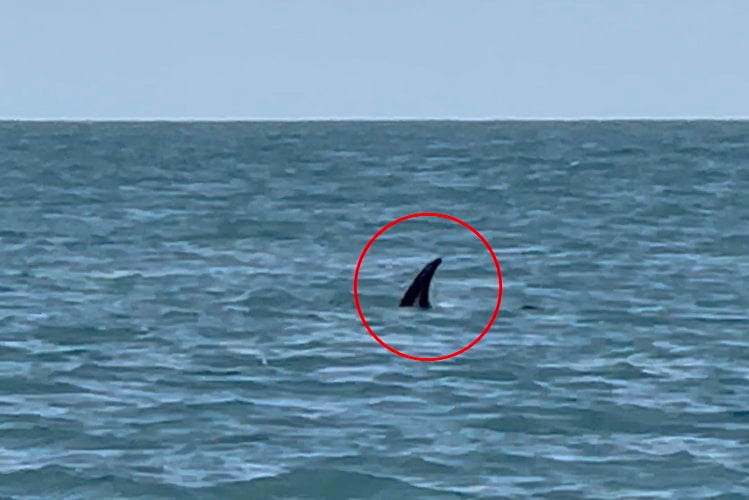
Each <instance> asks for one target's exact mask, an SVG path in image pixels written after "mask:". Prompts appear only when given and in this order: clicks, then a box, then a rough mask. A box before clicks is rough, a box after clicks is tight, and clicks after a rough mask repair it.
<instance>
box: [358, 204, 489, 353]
mask: <svg viewBox="0 0 749 500" xmlns="http://www.w3.org/2000/svg"><path fill="white" fill-rule="evenodd" d="M417 217H439V218H441V219H447V220H450V221H453V222H455V223H457V224H460V225H461V226H463V227H464V228H466V229H468V230H469V231H471V232H472V233H473V234H474V235H475V236H476V237H477V238H478V239H479V240H480V241H481V243H483V244H484V246H485V247H486V249H487V250H488V251H489V255H491V257H492V261H493V262H494V267H495V268H496V269H497V283H498V287H497V304H496V305H495V306H494V312H493V313H492V317H491V318H489V322H488V323H487V324H486V326H485V327H484V329H483V330H482V331H481V333H479V334H478V336H477V337H476V338H475V339H473V341H472V342H471V343H470V344H468V345H467V346H465V347H463V348H462V349H459V350H457V351H455V352H453V353H450V354H445V355H444V356H436V357H432V358H427V357H421V356H412V355H410V354H406V353H404V352H401V351H399V350H398V349H396V348H394V347H391V346H390V345H388V344H387V343H386V342H385V341H384V340H382V339H381V338H380V337H379V336H378V335H377V334H376V333H375V332H374V330H372V327H370V326H369V323H368V322H367V319H366V318H365V317H364V312H363V311H362V308H361V304H360V303H359V270H360V269H361V265H362V262H363V261H364V257H365V256H366V255H367V252H368V251H369V249H370V247H371V246H372V245H373V244H374V242H375V240H377V238H379V237H380V236H381V235H382V234H383V233H384V232H385V231H387V230H388V229H390V228H391V227H393V226H395V225H397V224H400V223H401V222H403V221H406V220H408V219H415V218H417ZM354 303H355V304H356V312H357V313H358V314H359V319H361V322H362V323H363V324H364V328H366V329H367V331H368V332H369V334H370V335H372V337H373V338H374V339H375V340H376V341H377V343H379V344H380V345H381V346H382V347H384V348H385V349H387V350H388V351H390V352H392V353H393V354H397V355H398V356H401V357H403V358H406V359H412V360H414V361H425V362H431V361H442V360H445V359H450V358H454V357H455V356H458V355H460V354H463V353H464V352H466V351H467V350H469V349H471V348H472V347H473V346H475V345H476V344H478V343H479V342H480V341H481V339H483V338H484V336H485V335H486V334H487V333H488V332H489V330H491V328H492V326H494V322H495V321H496V319H497V314H499V308H500V305H501V304H502V271H501V269H500V267H499V261H498V260H497V256H496V255H495V253H494V250H493V249H492V247H491V245H489V242H488V241H486V238H484V237H483V235H482V234H481V233H479V232H478V231H477V230H476V229H475V228H474V227H473V226H471V225H470V224H468V223H467V222H465V221H462V220H461V219H458V218H457V217H453V216H452V215H447V214H440V213H436V212H419V213H415V214H411V215H406V216H404V217H400V218H398V219H395V220H394V221H392V222H389V223H388V224H386V225H385V226H384V227H383V228H382V229H380V230H379V231H377V232H376V233H375V235H374V236H372V238H371V239H370V240H369V241H368V242H367V244H366V245H365V246H364V249H363V250H362V252H361V254H360V255H359V260H358V261H357V262H356V269H355V270H354Z"/></svg>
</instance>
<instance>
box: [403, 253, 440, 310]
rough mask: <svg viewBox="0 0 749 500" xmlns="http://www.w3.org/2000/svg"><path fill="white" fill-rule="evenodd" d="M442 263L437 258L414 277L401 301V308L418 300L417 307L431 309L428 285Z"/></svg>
mask: <svg viewBox="0 0 749 500" xmlns="http://www.w3.org/2000/svg"><path fill="white" fill-rule="evenodd" d="M441 263H442V259H440V258H437V259H434V260H433V261H432V262H430V263H429V264H427V265H426V266H424V269H422V270H421V272H420V273H419V274H418V275H417V276H416V278H415V279H414V281H413V283H411V286H410V287H408V290H406V293H405V294H404V295H403V298H402V299H401V303H400V306H401V307H410V306H413V305H414V302H416V299H417V298H418V299H419V307H424V308H426V307H431V304H429V284H430V283H431V282H432V276H434V272H435V271H436V270H437V267H439V265H440V264H441Z"/></svg>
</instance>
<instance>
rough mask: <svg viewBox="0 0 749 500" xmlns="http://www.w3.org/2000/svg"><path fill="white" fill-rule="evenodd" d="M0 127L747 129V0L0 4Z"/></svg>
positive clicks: (32, 0) (73, 0) (76, 0)
mask: <svg viewBox="0 0 749 500" xmlns="http://www.w3.org/2000/svg"><path fill="white" fill-rule="evenodd" d="M0 117H2V118H92V119H99V118H108V119H111V118H226V119H231V118H235V119H236V118H250V119H251V118H262V119H298V118H367V117H369V118H408V117H410V118H544V117H546V118H554V117H565V118H581V117H594V118H612V117H749V1H746V0H733V1H729V0H717V1H710V0H701V1H690V0H680V1H677V0H672V1H668V0H620V1H616V0H596V1H592V0H590V1H587V0H580V1H562V0H556V1H551V0H549V1H541V0H515V1H500V0H496V1H489V0H486V1H472V0H454V1H440V0H430V1H426V0H424V1H416V0H367V1H364V0H339V1H323V0H297V1H292V0H263V1H253V0H234V1H230V0H201V1H198V0H0Z"/></svg>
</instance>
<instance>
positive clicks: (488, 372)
mask: <svg viewBox="0 0 749 500" xmlns="http://www.w3.org/2000/svg"><path fill="white" fill-rule="evenodd" d="M747 200H749V123H746V122H744V123H742V122H603V123H596V122H577V123H561V122H558V123H557V122H538V123H522V122H497V123H492V122H485V123H461V122H424V123H416V122H414V123H409V122H393V123H356V122H352V123H345V122H339V123H335V122H331V123H20V122H4V123H0V263H1V264H2V265H1V266H0V497H3V498H258V499H266V498H296V499H309V498H328V499H344V498H346V499H348V498H361V499H368V498H376V499H396V498H438V499H448V498H526V497H533V498H571V499H572V498H674V499H690V498H749V480H748V479H747V477H749V314H748V313H747V308H749V286H747V281H749V259H747V254H748V253H749V202H748V201H747ZM415 212H439V213H445V214H449V215H452V216H454V217H458V218H460V219H462V220H464V221H466V222H467V223H469V224H471V225H472V226H473V227H475V228H476V229H477V230H478V231H480V232H481V234H483V236H484V237H485V238H486V239H487V240H488V241H489V242H490V244H491V245H492V247H493V249H494V251H495V252H496V254H497V257H498V259H499V261H500V263H501V267H502V277H503V282H504V295H503V300H502V308H501V311H500V313H499V316H498V318H497V321H496V323H495V324H494V327H493V328H492V330H491V331H490V332H489V333H488V334H487V335H486V336H485V337H484V338H483V340H481V342H479V343H478V344H477V345H476V346H475V347H474V348H473V349H471V350H470V351H468V352H466V353H464V354H462V355H461V356H459V357H456V358H452V359H449V360H446V361H439V362H432V363H423V362H418V361H412V360H408V359H404V358H401V357H398V356H396V355H394V354H392V353H390V352H388V351H387V350H386V349H384V348H383V347H382V346H380V345H379V344H378V343H377V342H375V340H374V339H373V338H372V337H371V336H370V335H369V333H367V331H366V330H365V329H364V327H363V325H362V323H361V322H360V320H359V317H358V315H357V312H356V309H355V306H354V300H353V275H354V267H355V264H356V261H357V259H358V257H359V254H360V252H361V251H362V248H363V247H364V245H365V244H366V243H367V242H368V241H369V239H370V238H371V237H372V236H373V235H374V233H375V232H376V231H377V230H379V229H380V228H382V227H383V226H384V225H385V224H387V223H388V222H390V221H391V220H394V219H396V218H398V217H402V216H405V215H408V214H411V213H415ZM438 256H440V257H442V258H443V259H444V262H443V264H442V266H441V267H440V269H439V270H438V271H437V273H436V275H435V278H434V283H433V287H434V290H433V302H434V307H433V308H432V309H430V310H427V311H423V310H415V309H401V308H398V307H397V304H398V301H399V299H400V295H401V294H402V293H403V291H404V290H405V287H406V286H408V284H409V282H410V280H411V279H412V278H413V277H414V276H415V274H416V273H417V272H418V270H419V268H420V267H421V266H423V265H424V264H426V263H427V262H428V261H430V260H432V259H433V258H435V257H438ZM359 286H360V296H361V303H362V307H363V310H364V313H365V314H366V316H367V319H368V320H369V321H370V324H371V325H372V327H373V328H374V329H375V331H377V332H378V334H380V335H381V337H382V339H383V340H384V341H386V342H388V343H389V344H391V345H392V346H393V347H395V348H397V349H399V350H401V351H402V352H404V353H408V354H411V355H415V356H440V355H443V354H447V353H450V352H454V351H456V350H458V349H460V348H462V347H463V346H465V345H467V344H468V343H469V342H471V341H472V340H473V338H475V337H476V335H477V334H478V333H479V332H480V331H481V330H482V328H483V327H484V325H485V324H486V323H487V321H488V319H489V317H490V315H491V312H492V308H493V301H496V294H497V278H496V274H495V271H494V266H493V264H492V262H491V259H490V256H489V253H488V252H487V250H486V248H484V247H483V245H481V242H480V241H479V240H478V239H477V238H476V237H475V236H473V235H472V234H471V233H470V232H469V231H467V230H466V229H465V228H462V227H461V226H459V225H457V224H455V223H453V222H451V221H448V220H444V219H436V218H418V219H411V220H408V221H406V222H403V223H402V224H399V225H398V226H395V227H394V228H392V229H391V230H389V231H388V232H386V233H385V234H384V235H383V237H382V238H380V239H379V240H377V241H376V242H375V243H374V245H373V246H372V249H371V250H370V252H369V253H368V254H367V256H366V258H365V260H364V263H363V265H362V270H361V281H360V285H359Z"/></svg>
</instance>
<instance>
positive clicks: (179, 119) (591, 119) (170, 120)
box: [0, 116, 749, 123]
mask: <svg viewBox="0 0 749 500" xmlns="http://www.w3.org/2000/svg"><path fill="white" fill-rule="evenodd" d="M622 121H651V122H670V121H749V116H610V117H600V116H581V117H569V116H559V117H543V116H536V117H519V116H508V117H408V116H403V117H378V116H371V117H370V116H352V117H337V116H330V117H326V116H310V117H282V118H270V117H210V116H207V117H170V116H165V117H127V116H125V117H93V118H92V117H0V122H68V123H72V122H77V123H80V122H93V123H241V122H243V123H253V122H254V123H305V122H622Z"/></svg>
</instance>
